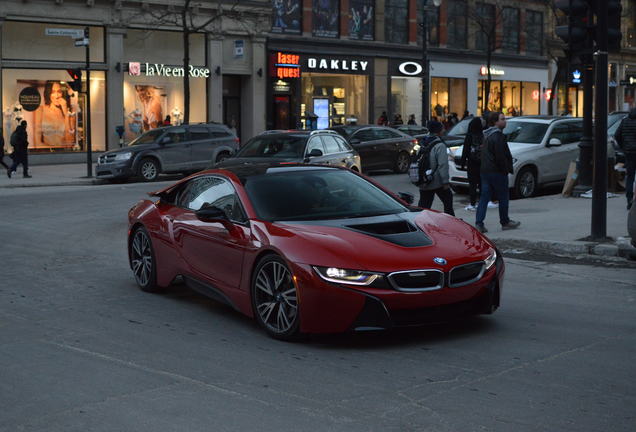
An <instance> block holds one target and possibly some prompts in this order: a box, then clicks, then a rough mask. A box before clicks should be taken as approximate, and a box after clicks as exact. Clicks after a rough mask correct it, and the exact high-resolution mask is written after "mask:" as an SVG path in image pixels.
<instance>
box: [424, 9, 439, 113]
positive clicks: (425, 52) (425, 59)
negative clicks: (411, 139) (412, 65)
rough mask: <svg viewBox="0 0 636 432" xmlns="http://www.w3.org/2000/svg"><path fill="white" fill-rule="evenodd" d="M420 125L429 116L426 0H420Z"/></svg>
mask: <svg viewBox="0 0 636 432" xmlns="http://www.w3.org/2000/svg"><path fill="white" fill-rule="evenodd" d="M441 4H442V0H433V6H435V7H439V6H440V5H441ZM421 26H422V67H423V69H424V74H423V76H422V125H426V123H427V122H428V119H429V118H430V107H431V104H430V103H429V93H430V92H429V82H430V69H431V68H430V65H429V61H428V0H422V24H421Z"/></svg>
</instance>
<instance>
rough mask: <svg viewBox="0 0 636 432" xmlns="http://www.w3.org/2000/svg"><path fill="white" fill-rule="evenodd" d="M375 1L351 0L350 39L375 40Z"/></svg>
mask: <svg viewBox="0 0 636 432" xmlns="http://www.w3.org/2000/svg"><path fill="white" fill-rule="evenodd" d="M374 5H375V0H350V2H349V38H350V39H362V40H373V39H374V21H375V6H374Z"/></svg>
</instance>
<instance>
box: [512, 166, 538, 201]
mask: <svg viewBox="0 0 636 432" xmlns="http://www.w3.org/2000/svg"><path fill="white" fill-rule="evenodd" d="M536 192H537V175H536V174H535V172H534V170H533V169H532V168H530V167H526V168H523V169H521V171H519V174H517V178H516V179H515V187H514V195H515V196H516V197H517V198H530V197H531V196H533V195H534V194H535V193H536Z"/></svg>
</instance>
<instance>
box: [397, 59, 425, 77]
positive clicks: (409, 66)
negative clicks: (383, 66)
mask: <svg viewBox="0 0 636 432" xmlns="http://www.w3.org/2000/svg"><path fill="white" fill-rule="evenodd" d="M398 70H399V71H400V73H402V74H403V75H409V76H415V75H419V74H421V73H422V72H423V71H424V68H423V67H422V65H421V64H419V63H416V62H412V61H409V62H404V63H402V64H400V66H398Z"/></svg>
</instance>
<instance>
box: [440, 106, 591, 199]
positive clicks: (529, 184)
mask: <svg viewBox="0 0 636 432" xmlns="http://www.w3.org/2000/svg"><path fill="white" fill-rule="evenodd" d="M503 133H504V134H506V136H507V137H508V146H509V147H510V153H511V154H512V158H513V159H512V160H513V168H514V174H510V176H509V177H508V180H509V184H510V187H511V188H512V192H513V195H515V196H517V197H519V198H527V197H531V196H533V195H534V194H535V193H536V192H537V190H538V189H539V188H540V187H541V186H543V185H546V184H548V183H558V182H563V181H564V180H565V178H566V176H567V172H568V168H569V166H570V162H572V161H574V160H576V158H577V157H578V154H579V146H578V144H579V142H580V140H581V135H582V133H583V119H581V118H575V117H556V116H525V117H514V118H511V119H509V120H508V123H507V125H506V128H505V129H504V130H503ZM462 149H463V145H462V146H459V147H452V148H451V149H449V159H450V163H449V168H450V177H451V185H452V186H454V187H460V188H461V187H467V186H468V175H467V173H466V170H465V169H462V168H461V167H460V166H459V164H460V160H461V153H462Z"/></svg>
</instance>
